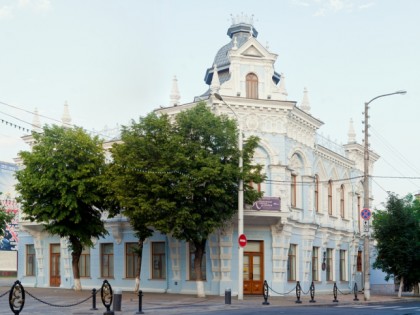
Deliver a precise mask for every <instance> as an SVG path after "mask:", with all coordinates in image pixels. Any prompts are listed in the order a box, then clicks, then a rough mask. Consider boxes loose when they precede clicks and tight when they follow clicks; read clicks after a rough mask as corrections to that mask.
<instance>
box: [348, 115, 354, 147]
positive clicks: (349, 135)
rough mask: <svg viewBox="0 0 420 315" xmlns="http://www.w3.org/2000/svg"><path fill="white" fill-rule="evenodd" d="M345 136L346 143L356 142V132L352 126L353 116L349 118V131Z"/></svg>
mask: <svg viewBox="0 0 420 315" xmlns="http://www.w3.org/2000/svg"><path fill="white" fill-rule="evenodd" d="M347 136H348V137H349V138H348V143H356V132H355V131H354V127H353V118H350V123H349V132H348V133H347Z"/></svg>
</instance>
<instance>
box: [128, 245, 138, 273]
mask: <svg viewBox="0 0 420 315" xmlns="http://www.w3.org/2000/svg"><path fill="white" fill-rule="evenodd" d="M138 247H139V245H138V243H125V277H126V278H135V277H136V270H137V268H138V263H139V256H138V255H137V252H136V250H137V249H138Z"/></svg>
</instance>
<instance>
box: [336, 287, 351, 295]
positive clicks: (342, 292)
mask: <svg viewBox="0 0 420 315" xmlns="http://www.w3.org/2000/svg"><path fill="white" fill-rule="evenodd" d="M337 291H338V292H340V293H341V294H342V295H349V294H351V292H349V293H344V292H341V290H340V289H339V288H338V287H337Z"/></svg>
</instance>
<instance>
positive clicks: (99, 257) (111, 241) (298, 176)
mask: <svg viewBox="0 0 420 315" xmlns="http://www.w3.org/2000/svg"><path fill="white" fill-rule="evenodd" d="M257 34H258V33H257V31H256V29H255V27H254V26H253V22H252V20H251V19H249V18H247V17H245V16H239V17H237V18H235V19H234V21H233V24H232V25H231V26H230V28H229V29H228V35H229V38H230V39H229V42H228V43H227V44H226V45H225V46H223V47H222V48H220V49H219V51H218V52H217V54H216V57H215V59H214V61H213V62H212V65H211V67H210V68H208V69H207V71H206V74H205V81H206V83H207V84H208V85H209V89H208V91H206V92H205V93H204V94H202V95H200V96H198V97H196V98H195V100H194V101H193V102H192V103H187V104H180V103H179V100H180V95H179V91H178V87H177V81H176V78H175V79H174V85H173V89H172V92H171V96H170V100H171V104H170V106H169V107H166V108H161V109H158V110H157V112H158V113H166V114H168V115H176V114H177V113H178V112H180V111H182V110H186V109H188V108H191V107H193V106H195V105H196V104H197V103H198V102H199V101H200V100H204V101H205V102H206V103H207V104H208V106H210V107H211V108H212V109H213V110H214V111H215V112H216V113H218V114H225V115H228V116H230V117H231V118H232V119H236V118H238V120H239V122H238V123H239V124H240V125H241V127H242V129H243V134H244V137H245V138H246V137H248V136H250V135H256V136H258V137H259V138H260V139H261V141H260V145H259V147H258V149H257V151H256V155H255V162H257V163H260V164H263V165H264V171H265V173H266V175H267V180H266V181H265V182H264V183H262V184H261V185H260V186H259V187H257V188H258V189H261V190H262V191H264V195H265V197H264V200H262V202H261V203H259V204H258V205H254V206H251V205H247V206H246V207H245V211H244V233H245V234H246V237H247V239H248V244H247V246H246V247H245V249H244V265H243V270H244V281H243V287H244V293H245V294H261V292H262V285H263V281H264V280H267V282H268V284H269V286H270V287H271V288H272V289H273V290H275V291H276V292H278V293H284V292H288V291H290V290H291V289H293V288H294V286H295V285H296V281H300V283H301V286H302V288H303V290H305V291H306V290H307V289H308V288H309V285H310V284H311V282H312V281H314V283H315V286H316V290H317V291H323V290H328V291H330V290H332V286H333V283H334V282H336V283H337V286H338V288H339V289H340V290H349V289H352V288H353V285H354V283H355V281H357V282H358V286H359V288H360V287H362V281H361V274H362V266H363V264H362V257H363V255H362V250H363V247H362V241H361V233H362V232H361V228H362V226H361V220H360V215H359V211H360V209H361V208H362V203H363V185H362V179H363V176H362V175H363V150H364V148H363V146H362V145H361V144H358V143H356V140H355V133H354V130H353V126H352V123H351V122H350V127H349V131H348V143H347V144H346V145H344V146H341V145H338V144H335V143H333V142H332V141H330V140H329V139H327V138H324V137H322V136H320V135H319V134H318V130H319V129H320V127H321V126H322V125H323V123H322V121H321V120H319V119H318V118H315V117H314V116H312V115H311V112H310V110H311V106H310V102H309V98H308V92H307V90H306V89H304V90H303V98H302V101H301V102H299V103H298V102H296V101H291V100H288V98H287V96H288V94H287V91H286V87H285V79H284V75H282V74H279V73H277V72H276V71H275V68H274V64H275V62H276V59H277V55H276V54H274V53H272V52H270V51H269V50H268V49H267V48H266V47H264V46H263V45H261V43H259V42H258V40H257ZM175 62H176V61H175ZM213 93H218V94H219V95H221V96H222V97H223V100H224V101H225V102H226V103H227V104H229V106H230V107H231V109H232V110H231V109H230V108H228V107H227V106H226V105H225V104H224V103H223V102H221V101H219V100H218V99H216V98H215V97H214V95H212V94H213ZM232 111H234V112H232ZM133 114H135V113H133ZM344 123H345V122H344V121H343V124H344ZM378 158H379V157H378V155H376V154H375V153H373V152H371V155H370V163H371V165H370V168H371V173H372V171H373V170H372V168H373V163H374V162H375V161H376V160H377V159H378ZM264 201H265V202H264ZM279 201H280V202H279ZM106 224H107V227H108V229H109V230H110V235H109V236H108V237H106V238H105V239H99V240H97V242H96V244H95V247H94V248H92V249H90V250H86V251H85V252H84V254H83V255H84V256H83V257H82V258H83V259H82V261H83V263H82V267H83V268H82V269H83V271H82V276H83V278H82V285H83V286H84V287H98V284H99V283H100V282H101V279H103V278H108V279H111V280H112V281H111V283H112V284H113V285H116V286H118V287H122V288H124V289H132V287H133V283H134V270H135V269H134V266H135V259H134V258H133V257H134V255H133V254H132V252H131V248H132V246H135V244H136V239H135V237H134V236H133V233H132V230H131V229H130V226H129V224H128V223H127V221H126V220H125V218H123V217H119V218H115V219H112V220H107V223H106ZM22 230H23V231H22V232H21V234H20V242H19V246H20V251H19V256H20V258H19V278H20V280H21V281H22V283H23V284H24V285H29V286H31V285H36V286H61V287H72V285H73V280H72V273H71V262H70V259H71V255H70V253H69V250H68V248H67V241H66V240H64V239H62V240H60V239H58V238H57V237H52V236H48V235H46V234H45V233H44V232H43V231H42V230H40V228H39V226H34V225H33V224H25V223H22ZM237 240H238V231H237V218H234V219H233V221H232V222H231V224H230V226H228V228H225V229H223V230H221V231H215V233H214V234H213V235H211V237H210V238H209V240H208V243H207V249H206V262H205V267H204V268H205V278H206V281H205V284H204V288H205V291H206V293H207V294H215V295H218V294H223V293H224V291H225V289H227V288H230V289H231V290H232V294H233V295H235V294H236V293H237V292H238V253H239V250H238V241H237ZM143 253H144V257H143V262H142V263H143V268H142V275H141V288H142V290H143V291H153V292H175V293H194V292H195V290H196V287H195V283H194V281H190V280H193V279H194V275H193V273H192V272H191V270H192V268H191V267H192V266H191V261H192V256H191V255H192V254H191V253H190V250H189V246H188V244H186V243H184V242H181V241H178V240H176V239H173V238H171V237H168V236H165V235H161V234H159V233H156V234H155V235H154V236H153V237H151V238H150V239H149V240H148V241H147V242H146V244H145V248H144V251H143ZM30 259H32V261H33V262H35V263H32V264H30V261H31V260H30ZM51 266H53V267H51ZM270 294H271V295H275V293H273V292H271V293H270Z"/></svg>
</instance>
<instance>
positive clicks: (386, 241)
mask: <svg viewBox="0 0 420 315" xmlns="http://www.w3.org/2000/svg"><path fill="white" fill-rule="evenodd" d="M373 237H374V238H375V240H376V242H377V245H376V248H377V252H378V255H377V258H376V261H375V262H374V265H373V266H374V268H378V269H381V270H382V271H383V272H385V273H386V274H387V276H386V280H388V279H389V278H390V277H392V276H394V277H396V278H397V279H404V283H405V284H406V285H413V284H416V283H418V282H420V269H419V266H420V204H419V201H418V200H415V199H414V198H413V196H411V195H408V196H406V197H404V198H399V197H398V196H397V195H395V194H390V195H389V196H388V200H387V202H386V209H385V210H381V211H377V212H376V213H374V216H373Z"/></svg>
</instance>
